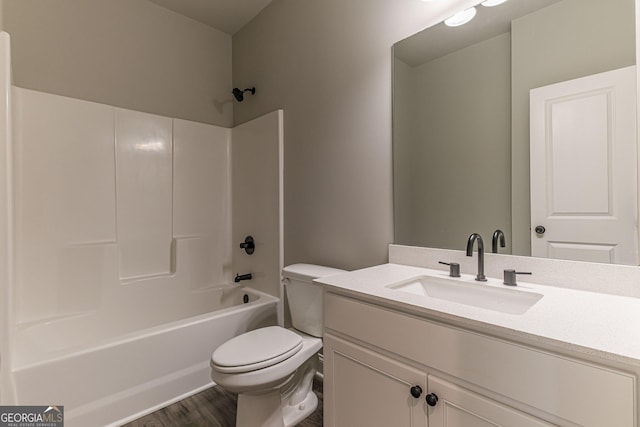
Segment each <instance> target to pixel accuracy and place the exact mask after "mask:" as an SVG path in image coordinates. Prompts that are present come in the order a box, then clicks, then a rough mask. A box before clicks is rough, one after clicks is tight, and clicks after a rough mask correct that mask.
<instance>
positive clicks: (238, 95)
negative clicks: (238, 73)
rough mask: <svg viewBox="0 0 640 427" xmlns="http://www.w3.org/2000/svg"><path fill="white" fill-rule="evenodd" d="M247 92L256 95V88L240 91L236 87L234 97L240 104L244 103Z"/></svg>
mask: <svg viewBox="0 0 640 427" xmlns="http://www.w3.org/2000/svg"><path fill="white" fill-rule="evenodd" d="M245 92H251V95H255V93H256V88H255V87H250V88H247V89H245V90H240V89H238V88H237V87H234V88H233V91H232V93H233V96H234V97H235V98H236V101H238V102H242V101H244V93H245Z"/></svg>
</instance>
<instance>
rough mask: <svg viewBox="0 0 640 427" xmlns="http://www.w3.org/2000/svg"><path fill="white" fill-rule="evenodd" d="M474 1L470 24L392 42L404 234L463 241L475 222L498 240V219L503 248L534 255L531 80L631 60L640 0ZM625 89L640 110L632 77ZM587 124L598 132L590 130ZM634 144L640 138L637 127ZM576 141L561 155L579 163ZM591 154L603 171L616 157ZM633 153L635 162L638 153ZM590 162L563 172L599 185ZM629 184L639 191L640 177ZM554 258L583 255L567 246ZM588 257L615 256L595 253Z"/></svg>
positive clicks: (432, 241)
mask: <svg viewBox="0 0 640 427" xmlns="http://www.w3.org/2000/svg"><path fill="white" fill-rule="evenodd" d="M476 9H477V14H476V16H475V18H474V19H473V20H472V21H471V22H469V23H467V24H465V25H462V26H458V27H448V26H446V25H445V24H444V23H440V24H438V25H435V26H433V27H430V28H427V29H426V30H424V31H422V32H420V33H418V34H415V35H413V36H412V37H409V38H407V39H405V40H402V41H400V42H398V43H396V44H395V45H394V48H393V54H394V71H393V79H394V81H393V161H394V231H395V242H396V243H398V244H404V245H413V246H428V247H435V248H445V249H457V250H462V249H464V247H465V245H466V241H467V238H468V236H469V234H470V233H473V232H477V233H480V234H481V235H482V236H483V237H484V240H485V248H486V249H490V246H491V236H492V234H493V233H494V231H495V230H497V229H500V230H502V231H503V232H504V234H505V237H506V247H505V248H500V249H499V252H500V253H507V254H514V255H532V250H531V248H532V240H534V244H535V239H536V236H537V235H536V233H535V232H532V230H531V228H532V223H531V191H530V188H531V185H530V184H531V182H530V162H531V159H530V126H531V124H530V121H531V119H530V117H531V111H530V110H531V109H533V107H532V108H531V109H530V93H532V92H531V90H532V89H535V88H541V87H547V86H549V85H557V84H559V83H564V82H569V81H574V80H575V79H583V78H587V77H589V76H594V75H599V74H602V73H607V72H610V71H612V70H618V69H624V68H628V67H631V66H634V65H635V57H636V48H635V1H634V0H607V1H602V0H509V1H507V2H505V3H503V4H501V5H499V6H495V7H483V6H482V5H478V6H476ZM633 73H634V74H633V75H634V76H635V70H634V69H633ZM625 92H631V96H632V97H633V104H634V108H635V96H636V90H635V78H633V87H632V88H631V89H630V90H626V89H625ZM607 97H608V98H607ZM616 97H617V96H616V95H606V96H605V98H606V99H609V100H610V99H611V98H616ZM565 98H568V97H565ZM607 102H608V101H607ZM583 104H584V103H583ZM581 105H582V104H581ZM587 109H588V108H587ZM605 115H606V114H605ZM606 120H608V123H609V122H615V121H616V119H611V117H609V118H608V119H606ZM586 122H589V123H586ZM582 123H584V124H585V125H590V121H588V120H587V121H583V122H582ZM633 125H634V126H635V116H634V124H633ZM577 127H579V128H582V127H583V126H582V125H579V126H577ZM584 129H587V131H584ZM584 129H583V133H586V134H587V135H586V137H587V139H588V138H590V135H589V133H593V132H591V131H589V129H591V128H589V127H588V126H584ZM607 132H609V131H606V130H605V133H607ZM609 133H611V132H609ZM634 135H635V131H634ZM631 142H632V144H633V146H634V147H635V146H636V145H637V143H636V138H635V136H633V139H632V141H631ZM574 148H575V151H574V152H570V153H568V154H567V153H565V154H564V157H563V159H564V160H563V161H564V163H563V164H568V167H577V169H575V171H579V170H580V165H582V162H583V155H584V153H586V152H587V151H588V148H587V149H582V148H581V147H580V146H579V144H578V145H577V147H574ZM634 149H635V148H634ZM594 153H595V160H594V161H595V162H596V163H597V162H600V163H602V164H603V165H604V166H603V167H604V168H605V169H606V168H609V169H614V168H615V167H616V164H615V162H612V161H610V160H598V159H602V158H603V157H602V156H600V155H599V154H597V153H598V151H597V149H594ZM603 156H604V157H605V158H606V156H607V153H604V154H603ZM534 157H535V156H534ZM627 157H629V156H627ZM631 157H633V159H632V160H633V162H634V165H636V164H637V155H634V156H631ZM554 161H555V160H554ZM556 162H557V163H556V164H555V166H554V167H555V168H556V169H555V170H556V172H558V171H562V170H561V169H559V167H560V166H558V165H560V164H561V163H560V162H559V161H556ZM586 164H587V165H589V163H586ZM563 167H564V166H563ZM592 167H593V166H588V167H585V168H582V169H583V170H582V172H580V173H573V172H571V171H565V172H563V173H564V175H566V176H568V177H569V178H572V177H573V179H575V180H579V181H580V182H579V184H580V185H582V187H583V188H582V190H580V191H585V188H587V189H589V188H591V187H589V186H591V185H595V184H587V183H586V181H585V177H587V180H589V179H591V177H592V176H596V175H598V174H597V173H595V172H594V171H592V170H591V169H590V168H592ZM634 167H636V166H634ZM534 169H535V167H534ZM585 170H586V171H585ZM592 172H593V173H592ZM606 172H607V171H605V172H603V173H604V174H605V175H606ZM556 175H560V173H556ZM628 176H631V175H628ZM594 179H595V178H594ZM628 184H629V187H632V188H633V189H635V188H636V185H637V180H636V179H635V178H633V179H630V180H629V182H628ZM607 185H608V184H606V185H605V184H602V187H603V188H604V187H607ZM594 188H595V187H594ZM607 188H608V187H607ZM566 191H568V193H569V194H571V193H572V189H571V188H569V189H568V190H566ZM577 191H578V190H576V192H577ZM634 191H635V193H636V195H637V190H634ZM594 192H595V190H594ZM558 194H561V193H560V192H558ZM557 197H561V196H557ZM608 197H609V198H610V199H611V198H620V197H619V196H616V195H614V196H611V195H610V196H608ZM534 204H535V203H534ZM635 209H636V210H637V204H636V206H635ZM567 212H569V214H567V215H566V216H567V217H570V216H571V212H570V210H569V211H567ZM633 215H636V217H635V220H634V223H633V228H634V229H633V230H632V231H631V232H630V233H631V234H632V235H633V237H632V240H633V242H634V243H635V245H636V248H637V240H638V238H637V236H638V231H637V213H634V214H633ZM598 227H599V226H595V227H591V230H593V229H594V228H598ZM534 228H535V226H534ZM556 228H558V227H556ZM587 232H589V231H587ZM636 252H637V249H636ZM533 255H535V256H538V254H537V253H536V252H535V251H534V253H533ZM542 256H544V255H542ZM556 257H557V258H567V259H582V258H580V257H579V256H575V257H574V255H572V253H570V252H567V253H566V254H565V255H563V254H562V253H559V255H558V256H556ZM583 260H586V261H601V262H618V261H615V260H609V259H603V258H598V256H595V257H594V258H590V257H589V255H588V254H587V256H586V258H585V259H583ZM622 263H627V264H633V263H637V262H636V261H632V262H627V261H622Z"/></svg>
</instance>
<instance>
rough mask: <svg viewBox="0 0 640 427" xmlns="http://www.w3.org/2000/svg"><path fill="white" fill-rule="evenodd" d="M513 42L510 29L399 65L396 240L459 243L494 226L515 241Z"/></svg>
mask: <svg viewBox="0 0 640 427" xmlns="http://www.w3.org/2000/svg"><path fill="white" fill-rule="evenodd" d="M510 50H511V44H510V34H509V33H505V34H502V35H499V36H496V37H492V38H490V39H488V40H485V41H482V42H479V43H476V44H474V45H472V46H469V47H466V48H464V49H460V50H458V51H456V52H453V53H450V54H448V55H445V56H443V57H440V58H437V59H434V60H432V61H429V62H427V63H425V64H423V65H420V66H417V67H414V68H410V69H409V70H406V68H405V67H406V66H404V67H402V66H401V67H399V68H396V69H395V73H396V74H395V75H394V82H395V84H396V86H395V87H394V91H395V92H394V136H395V138H394V178H395V182H394V185H395V216H396V218H395V224H396V225H395V232H396V236H395V240H396V243H401V244H409V245H415V246H429V247H436V248H446V249H458V250H460V249H464V248H465V245H466V241H467V238H468V236H469V234H470V233H473V232H477V233H480V234H481V235H482V236H485V238H487V236H489V237H490V236H491V235H492V234H493V232H494V230H496V229H501V230H503V231H505V234H506V238H507V243H508V242H509V241H510V234H511V233H509V231H510V230H511V185H510V177H511V160H510V153H511V150H510V146H511V130H510V129H511V83H510V80H511V76H510V74H511V54H510ZM398 62H399V61H396V64H398ZM401 75H403V77H404V78H406V79H408V81H404V82H401V80H402V79H401V78H400V77H401ZM398 86H401V87H402V88H399V87H398ZM488 105H490V108H488ZM401 110H404V111H401ZM407 120H408V122H407ZM403 124H406V126H408V128H407V129H402V127H403ZM509 246H510V245H508V244H507V248H506V249H503V250H502V251H509V250H510V247H509Z"/></svg>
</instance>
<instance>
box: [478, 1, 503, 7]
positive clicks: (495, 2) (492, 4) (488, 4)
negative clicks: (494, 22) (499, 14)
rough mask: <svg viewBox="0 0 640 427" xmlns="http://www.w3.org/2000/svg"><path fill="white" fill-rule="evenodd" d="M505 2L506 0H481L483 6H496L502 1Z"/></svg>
mask: <svg viewBox="0 0 640 427" xmlns="http://www.w3.org/2000/svg"><path fill="white" fill-rule="evenodd" d="M505 2H507V0H487V1H483V2H482V5H483V6H484V7H493V6H498V5H501V4H502V3H505Z"/></svg>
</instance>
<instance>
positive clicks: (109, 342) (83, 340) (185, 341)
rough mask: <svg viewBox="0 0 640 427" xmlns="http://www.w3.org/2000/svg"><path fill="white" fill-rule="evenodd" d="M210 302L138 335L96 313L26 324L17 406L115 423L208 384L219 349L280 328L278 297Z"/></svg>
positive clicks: (69, 419) (233, 291)
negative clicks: (58, 409)
mask: <svg viewBox="0 0 640 427" xmlns="http://www.w3.org/2000/svg"><path fill="white" fill-rule="evenodd" d="M206 300H207V301H209V302H210V307H209V308H208V310H209V312H206V313H203V314H199V315H195V316H192V317H188V318H186V319H184V320H179V321H175V322H171V323H167V324H163V325H159V326H154V327H150V328H147V329H143V330H140V331H136V332H129V333H127V332H126V331H124V330H123V328H117V329H119V330H115V331H114V330H111V329H113V328H111V329H110V324H111V323H112V322H111V318H104V317H102V318H100V317H92V316H91V315H85V316H83V317H84V318H77V317H76V318H65V319H59V320H54V321H50V322H47V323H39V324H34V325H32V326H26V327H21V328H20V329H19V330H17V331H16V334H15V347H14V349H15V353H14V369H13V375H14V381H15V389H16V395H17V398H18V401H19V402H20V403H21V404H37V405H49V404H51V405H54V404H59V405H64V406H65V421H66V423H65V425H67V426H69V427H73V426H107V425H114V426H116V425H120V424H122V423H124V422H127V421H131V420H133V419H136V418H138V417H140V416H142V415H144V414H146V413H149V412H152V411H153V410H155V409H159V408H161V407H163V406H165V405H167V404H169V403H173V402H175V401H178V400H180V399H182V398H184V397H186V396H188V395H191V394H194V393H196V392H198V391H201V390H203V389H205V388H208V387H210V386H211V385H212V382H211V378H210V376H209V374H210V368H209V360H210V357H211V353H212V352H213V350H214V349H215V348H216V347H218V346H219V345H220V344H222V343H223V342H225V341H227V340H228V339H230V338H231V337H233V336H236V335H238V334H241V333H243V332H246V331H248V330H251V329H255V328H256V327H260V326H264V325H269V324H274V323H275V318H276V305H277V303H278V298H275V297H273V296H271V295H267V294H264V293H262V292H258V291H255V290H251V289H248V288H239V287H225V288H219V289H214V290H212V291H209V292H207V295H206ZM245 301H247V302H245ZM109 336H111V337H112V338H109Z"/></svg>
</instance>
